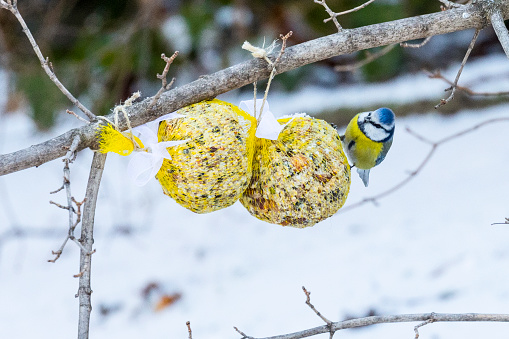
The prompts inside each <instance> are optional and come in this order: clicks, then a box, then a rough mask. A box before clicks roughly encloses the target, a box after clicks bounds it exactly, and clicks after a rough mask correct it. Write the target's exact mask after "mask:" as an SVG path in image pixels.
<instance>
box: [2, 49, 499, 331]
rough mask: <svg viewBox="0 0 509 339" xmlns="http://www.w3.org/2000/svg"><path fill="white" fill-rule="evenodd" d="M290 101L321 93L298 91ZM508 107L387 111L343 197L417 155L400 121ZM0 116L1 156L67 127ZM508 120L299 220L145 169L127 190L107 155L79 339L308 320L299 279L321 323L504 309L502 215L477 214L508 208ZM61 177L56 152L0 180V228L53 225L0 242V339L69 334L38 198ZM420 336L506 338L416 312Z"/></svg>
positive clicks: (70, 251) (78, 181) (47, 219)
mask: <svg viewBox="0 0 509 339" xmlns="http://www.w3.org/2000/svg"><path fill="white" fill-rule="evenodd" d="M504 59H505V58H504V57H502V58H493V59H489V60H488V61H487V62H479V63H471V64H470V63H469V64H468V65H467V68H466V69H465V75H464V76H465V79H467V78H468V77H469V76H474V75H475V72H473V73H474V75H472V74H470V75H469V69H470V70H472V71H473V70H476V69H478V71H477V72H478V73H477V74H480V73H479V72H481V71H480V70H482V72H483V74H485V73H487V71H486V70H488V69H490V67H492V65H493V64H494V63H497V64H498V69H497V68H495V70H494V73H496V72H503V71H507V70H508V69H509V62H507V59H505V60H504ZM504 68H505V69H504ZM453 72H454V71H450V72H449V73H453ZM502 80H504V79H495V81H494V83H495V84H497V83H498V84H500V83H502V82H501V81H502ZM504 81H507V80H504ZM416 84H417V85H418V86H419V87H417V85H416ZM487 86H488V85H487ZM421 87H422V91H420V90H416V88H421ZM431 87H432V88H433V91H435V92H433V93H430V92H432V90H431V89H430V88H431ZM494 87H496V86H495V85H493V83H492V88H494ZM500 87H502V85H500ZM500 87H498V88H497V90H502V89H503V88H500ZM508 87H509V86H508ZM397 88H400V89H401V90H400V92H398V90H397ZM442 89H443V84H441V83H440V82H439V81H437V80H434V81H433V80H428V81H425V80H424V79H423V78H421V76H416V79H412V78H411V77H410V76H408V77H405V78H403V79H398V80H395V81H393V82H391V83H388V84H385V85H383V86H377V87H375V86H374V85H372V86H369V87H365V88H360V87H357V88H355V90H352V89H351V88H340V89H336V90H335V91H337V96H338V97H344V94H342V93H349V95H348V96H347V97H348V98H350V99H349V100H350V101H349V103H348V104H352V105H353V104H354V103H355V100H354V99H353V98H352V97H353V96H356V97H355V98H356V100H357V102H359V101H365V100H367V98H372V97H377V95H379V99H380V97H381V98H382V99H381V100H382V101H383V95H382V94H373V93H388V94H387V95H389V94H390V93H392V95H394V96H397V97H402V98H405V100H411V98H410V96H411V95H412V93H418V94H416V96H421V95H423V94H422V93H428V94H427V95H430V96H433V97H436V98H437V100H438V99H439V98H440V96H441V95H442V92H441V91H442ZM374 91H376V92H374ZM366 93H370V94H369V95H366ZM292 98H295V97H292ZM290 99H291V98H290ZM370 100H371V99H370ZM294 101H295V100H289V98H288V97H286V99H285V98H284V97H283V98H281V97H275V98H274V100H272V101H271V107H272V110H273V111H277V112H282V114H285V113H289V112H286V111H285V109H289V108H288V107H287V106H284V105H282V104H281V103H285V102H292V103H293V102H294ZM302 101H303V102H304V101H308V102H310V103H316V106H317V107H320V106H319V105H322V106H324V105H325V104H324V102H323V100H320V99H319V98H316V97H314V96H309V95H308V96H307V97H305V99H302ZM336 104H341V103H337V102H336ZM373 104H376V102H373ZM283 106H284V107H283ZM291 109H294V110H297V111H302V110H305V108H302V109H297V108H293V107H292V108H291ZM432 110H433V109H432V108H430V112H431V111H432ZM508 112H509V104H505V105H500V106H497V107H493V108H489V109H485V110H483V111H482V112H473V111H464V112H461V113H460V114H457V115H455V116H451V117H443V116H439V115H436V114H433V113H430V114H428V115H424V116H410V117H406V118H400V119H398V121H397V132H396V135H395V140H394V144H393V148H392V149H391V151H390V153H389V155H388V157H387V159H386V160H385V161H384V163H383V164H382V165H380V166H379V167H377V168H376V169H375V170H373V171H372V173H371V182H370V187H369V188H364V187H363V185H362V183H361V181H360V179H359V178H358V177H357V176H356V175H354V177H353V182H352V187H351V193H350V195H349V197H348V200H347V205H349V204H353V203H355V202H357V201H359V200H360V199H362V198H364V197H369V196H372V195H374V194H377V193H379V192H382V191H385V190H386V189H388V188H390V187H392V186H394V185H395V184H397V183H398V182H400V181H401V180H403V179H404V178H405V177H406V175H407V173H408V172H409V171H411V170H414V169H415V168H416V167H417V166H418V164H419V163H420V162H421V161H422V160H423V158H424V157H425V155H426V154H427V152H428V151H429V146H428V145H426V144H423V143H422V142H420V141H418V140H416V139H415V138H414V137H412V136H411V135H409V134H408V133H406V132H405V131H404V127H405V126H409V127H411V128H412V129H413V130H414V131H416V132H418V133H420V134H422V135H425V136H426V137H427V138H429V139H432V140H438V139H440V138H442V137H445V136H448V135H450V134H452V133H455V132H457V131H460V130H462V129H465V128H468V127H470V126H472V125H475V124H476V123H478V122H481V121H484V120H486V119H489V118H493V117H509V114H508ZM0 118H1V119H2V120H1V121H0V152H1V153H6V152H10V151H13V150H17V149H20V148H22V147H26V146H28V145H30V144H32V143H36V142H40V141H42V140H45V139H47V138H49V137H51V136H54V135H57V134H58V133H60V132H62V131H64V130H66V129H67V128H69V124H76V122H71V123H69V122H65V123H62V124H61V125H60V126H59V127H58V128H57V129H56V130H54V131H52V132H51V133H49V134H41V133H38V132H35V130H34V127H33V126H32V125H31V123H30V121H29V119H28V118H26V117H24V116H23V115H21V114H16V115H9V116H2V117H0ZM66 119H67V118H66ZM508 128H509V122H502V123H497V124H492V125H489V126H485V127H483V128H481V129H479V130H477V131H475V132H473V133H471V134H468V135H465V136H463V137H461V138H459V139H456V140H454V141H451V142H450V143H448V144H445V145H443V146H442V147H441V148H439V149H438V150H437V152H436V153H435V155H434V156H433V158H432V159H431V160H430V162H429V164H428V165H427V166H426V167H425V168H424V170H423V171H422V172H421V173H420V174H419V175H418V176H417V177H416V178H415V179H414V180H413V181H412V182H411V183H409V184H408V185H407V186H405V187H404V188H402V189H401V190H399V191H397V192H395V193H393V194H392V195H390V196H388V197H386V198H383V199H381V200H380V201H379V204H378V206H374V205H370V204H368V205H364V206H362V207H360V208H357V209H354V210H351V211H348V212H345V213H338V214H337V215H335V216H334V217H332V218H330V219H327V220H325V221H324V222H322V223H320V224H318V225H316V226H314V227H312V228H309V229H293V228H285V227H281V226H276V225H270V224H267V223H264V222H261V221H258V220H257V219H255V218H254V217H251V216H250V215H249V213H248V212H247V211H246V210H245V209H244V208H243V207H242V206H241V205H240V204H239V203H237V204H235V205H234V206H232V207H229V208H227V209H224V210H221V211H218V212H215V213H212V214H208V215H197V214H193V213H192V212H189V211H187V210H185V209H184V208H182V207H180V206H179V205H177V204H176V203H175V202H173V201H172V200H171V199H169V198H168V197H166V196H164V195H163V194H162V192H161V190H160V187H159V186H158V184H157V182H155V181H153V182H151V183H150V184H149V185H147V186H145V187H142V188H139V187H136V186H134V185H133V184H131V183H130V182H128V181H127V180H126V177H125V168H126V165H127V161H128V159H125V158H121V157H119V156H116V155H112V156H109V158H108V160H107V162H106V169H105V173H104V179H103V183H102V186H101V191H100V196H99V202H98V210H97V217H96V228H95V245H94V247H95V248H96V249H97V253H95V254H94V255H93V268H92V276H93V280H92V288H93V290H94V293H93V295H92V300H93V307H94V310H93V315H92V321H91V338H93V339H101V338H124V339H128V338H133V339H134V338H140V337H143V338H181V339H183V338H187V336H188V333H187V328H186V325H185V323H186V321H188V320H189V321H191V326H192V329H193V337H194V338H196V339H201V338H207V339H214V338H239V337H240V336H239V335H238V334H237V333H236V332H235V331H234V330H233V326H237V327H238V328H239V329H241V330H242V331H244V332H245V333H246V334H248V335H251V336H255V337H265V336H272V335H277V334H284V333H289V332H295V331H299V330H303V329H306V328H310V327H315V326H320V325H323V322H322V321H321V320H320V319H319V318H318V317H317V316H316V315H315V314H314V313H313V312H312V311H311V310H310V309H309V308H308V307H307V306H306V305H305V303H304V301H305V296H304V294H303V292H302V290H301V286H306V288H308V290H310V291H311V292H312V294H311V300H312V302H313V304H314V305H315V306H316V307H317V308H318V310H319V311H320V312H322V313H323V314H324V315H325V316H326V317H328V318H329V319H331V320H333V321H337V320H342V319H344V318H346V317H352V316H355V317H360V316H365V315H367V314H368V313H369V312H370V311H373V312H375V313H376V314H380V315H389V314H401V313H425V312H453V313H464V312H486V313H509V306H508V305H509V287H508V286H509V274H507V267H509V246H507V239H508V237H509V226H506V225H493V226H492V225H491V224H492V223H493V222H501V221H503V220H504V217H508V216H509V206H508V204H507V201H508V198H507V197H508V192H509V180H508V175H507V168H509V133H507V130H508ZM90 159H91V152H90V151H84V152H81V153H80V154H79V157H78V160H77V161H76V162H75V163H74V164H73V165H72V166H71V173H72V174H71V175H72V190H73V195H74V196H76V197H77V198H80V197H83V195H84V188H85V182H86V177H87V173H88V169H89V166H90ZM61 181H62V163H61V162H60V161H53V162H51V163H48V164H45V165H42V166H40V167H39V168H37V169H35V168H32V169H28V170H25V171H22V172H19V173H14V174H10V175H8V176H5V177H0V235H1V234H3V233H4V232H6V231H7V230H9V229H10V228H11V227H12V226H19V227H23V228H29V229H31V230H33V229H47V228H50V227H55V228H56V229H57V230H58V232H60V234H59V235H57V236H54V235H53V236H49V237H36V236H31V234H32V233H33V234H35V233H34V232H33V231H31V232H32V233H29V234H28V236H27V237H21V238H16V239H10V240H7V241H3V242H0V338H31V337H38V338H72V337H74V336H75V335H76V332H77V330H76V328H77V312H78V301H77V299H75V298H74V294H75V293H76V291H77V286H78V285H77V283H78V282H77V279H76V278H73V274H76V273H78V266H79V259H78V257H79V251H78V248H77V247H76V246H74V245H73V244H69V245H68V246H67V248H66V250H65V252H64V254H63V255H62V257H61V258H60V259H59V260H58V262H57V263H55V264H52V263H48V262H47V259H51V258H52V255H51V250H56V249H57V248H58V247H59V246H60V243H61V241H62V240H63V238H64V235H65V233H66V229H67V226H66V220H67V214H66V212H65V211H63V210H59V209H58V208H56V207H54V206H51V205H49V203H48V201H49V200H55V201H59V202H63V201H64V193H63V192H62V193H59V194H58V195H56V196H52V195H50V194H49V192H50V191H52V190H54V189H56V188H58V187H59V186H60V185H61ZM0 239H1V238H0ZM0 241H1V240H0ZM150 283H157V284H159V286H160V289H161V291H162V292H163V293H166V294H172V293H181V295H182V297H181V299H180V300H179V301H177V302H176V303H175V304H173V305H171V306H169V307H167V308H165V309H163V310H162V311H158V312H156V311H154V310H153V309H154V299H157V297H158V296H157V295H156V294H155V295H153V296H152V298H149V299H148V301H147V300H144V299H143V297H142V290H143V289H144V288H146V287H147V285H149V284H150ZM101 309H103V310H105V309H109V310H110V312H109V313H108V312H101ZM104 313H108V314H104ZM414 325H415V324H409V323H407V324H392V325H378V326H374V327H370V328H366V329H361V330H348V331H347V332H344V333H339V334H338V335H341V337H342V338H373V337H374V336H376V337H377V338H388V337H390V338H413V336H414V332H413V326H414ZM420 332H421V338H430V339H438V338H464V339H473V338H507V334H508V333H509V324H493V323H491V324H490V323H477V324H469V323H443V324H431V325H428V326H426V327H423V328H422V329H421V331H420ZM324 336H325V335H322V336H321V337H323V338H325V337H324Z"/></svg>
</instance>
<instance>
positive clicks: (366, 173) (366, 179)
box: [357, 168, 369, 187]
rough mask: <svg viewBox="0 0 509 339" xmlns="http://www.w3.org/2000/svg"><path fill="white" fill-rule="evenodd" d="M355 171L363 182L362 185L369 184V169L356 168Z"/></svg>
mask: <svg viewBox="0 0 509 339" xmlns="http://www.w3.org/2000/svg"><path fill="white" fill-rule="evenodd" d="M357 173H359V177H361V179H362V182H363V183H364V186H365V187H368V185H369V169H360V168H357Z"/></svg>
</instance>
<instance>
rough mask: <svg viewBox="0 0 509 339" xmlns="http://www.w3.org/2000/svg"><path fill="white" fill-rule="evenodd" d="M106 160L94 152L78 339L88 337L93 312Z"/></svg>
mask: <svg viewBox="0 0 509 339" xmlns="http://www.w3.org/2000/svg"><path fill="white" fill-rule="evenodd" d="M105 162H106V154H101V153H99V152H96V153H94V158H93V159H92V166H91V168H90V176H89V178H88V185H87V191H86V194H85V199H86V202H85V205H84V208H83V221H82V223H81V239H80V242H81V244H82V245H83V247H84V249H85V251H84V250H83V249H82V250H81V252H80V273H79V274H78V275H77V276H79V279H80V280H79V288H78V294H77V295H76V296H77V297H79V304H80V306H79V321H78V339H88V332H89V324H90V312H92V303H91V295H92V289H91V285H90V272H91V265H92V254H93V252H94V251H93V250H92V245H93V244H94V216H95V207H96V203H97V194H98V192H99V186H100V184H101V178H102V174H103V170H104V163H105Z"/></svg>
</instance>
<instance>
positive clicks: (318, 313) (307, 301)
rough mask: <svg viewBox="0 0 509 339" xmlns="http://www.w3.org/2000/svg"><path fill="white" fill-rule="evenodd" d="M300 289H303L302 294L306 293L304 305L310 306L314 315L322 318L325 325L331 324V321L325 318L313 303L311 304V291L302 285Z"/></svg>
mask: <svg viewBox="0 0 509 339" xmlns="http://www.w3.org/2000/svg"><path fill="white" fill-rule="evenodd" d="M302 291H304V294H305V295H306V305H308V306H309V308H311V309H312V310H313V312H315V313H316V315H317V316H319V317H320V319H322V320H323V321H324V322H325V323H326V324H327V325H329V326H331V324H332V321H330V320H329V319H327V318H325V317H324V316H323V315H322V314H321V313H320V312H318V310H317V309H316V308H315V306H313V304H311V292H309V291H308V290H306V288H305V287H304V286H302Z"/></svg>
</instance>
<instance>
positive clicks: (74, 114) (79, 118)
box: [65, 109, 88, 124]
mask: <svg viewBox="0 0 509 339" xmlns="http://www.w3.org/2000/svg"><path fill="white" fill-rule="evenodd" d="M65 112H66V113H67V114H70V115H73V116H74V117H75V118H76V119H78V120H79V121H83V122H86V123H87V124H88V121H87V120H85V119H83V118H82V117H80V116H79V115H78V114H76V113H74V112H73V111H71V110H68V109H66V110H65Z"/></svg>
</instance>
